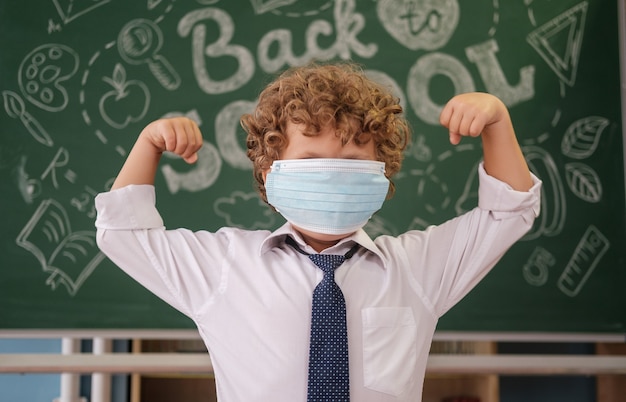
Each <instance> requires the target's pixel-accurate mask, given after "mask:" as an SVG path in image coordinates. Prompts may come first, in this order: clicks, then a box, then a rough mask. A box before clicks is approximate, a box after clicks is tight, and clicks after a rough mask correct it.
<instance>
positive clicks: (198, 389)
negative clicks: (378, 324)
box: [130, 340, 499, 402]
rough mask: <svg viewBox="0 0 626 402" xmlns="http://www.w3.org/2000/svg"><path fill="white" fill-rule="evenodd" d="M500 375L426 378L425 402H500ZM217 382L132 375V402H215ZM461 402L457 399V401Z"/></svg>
mask: <svg viewBox="0 0 626 402" xmlns="http://www.w3.org/2000/svg"><path fill="white" fill-rule="evenodd" d="M133 352H134V353H142V352H145V353H201V352H206V348H205V347H204V344H203V343H202V342H201V341H200V340H166V341H160V340H159V341H157V340H149V341H147V340H144V341H140V340H135V341H133ZM431 353H449V354H479V353H483V354H487V353H489V354H490V353H496V345H495V343H494V342H434V343H433V345H432V348H431ZM498 394H499V388H498V376H497V375H472V374H462V375H461V374H458V375H457V374H455V375H437V374H428V373H427V374H426V380H425V382H424V396H423V402H442V401H451V402H452V401H455V399H454V398H460V397H466V398H475V400H476V401H480V402H498V401H499V396H498ZM216 400H217V399H216V396H215V380H214V378H213V376H212V375H206V374H197V375H192V374H177V373H171V374H142V375H140V374H133V375H132V380H131V398H130V402H179V401H185V402H212V401H216ZM457 400H458V399H457Z"/></svg>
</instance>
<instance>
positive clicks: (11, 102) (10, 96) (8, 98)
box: [2, 91, 26, 119]
mask: <svg viewBox="0 0 626 402" xmlns="http://www.w3.org/2000/svg"><path fill="white" fill-rule="evenodd" d="M2 97H3V98H4V110H6V112H7V114H8V115H9V116H10V117H12V118H14V119H15V118H17V117H20V116H21V115H22V114H23V113H24V110H25V109H26V107H25V106H24V101H23V100H22V98H20V96H19V95H18V94H16V93H15V92H13V91H2Z"/></svg>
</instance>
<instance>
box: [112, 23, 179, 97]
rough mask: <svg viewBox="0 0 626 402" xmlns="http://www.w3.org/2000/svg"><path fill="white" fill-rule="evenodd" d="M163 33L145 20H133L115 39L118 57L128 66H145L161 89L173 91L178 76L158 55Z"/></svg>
mask: <svg viewBox="0 0 626 402" xmlns="http://www.w3.org/2000/svg"><path fill="white" fill-rule="evenodd" d="M162 45H163V33H162V32H161V29H160V28H159V26H158V25H157V24H155V23H154V22H152V21H150V20H147V19H134V20H132V21H130V22H129V23H127V24H126V25H124V27H123V28H122V29H121V30H120V33H119V35H118V37H117V48H118V51H119V52H120V56H122V58H123V59H124V60H125V61H126V62H128V63H130V64H147V65H148V68H149V69H150V72H151V73H152V75H154V77H155V78H156V79H157V81H158V82H159V83H160V84H161V85H162V86H163V88H165V89H167V90H169V91H173V90H175V89H177V88H178V87H179V86H180V82H181V79H180V76H179V75H178V73H177V72H176V70H174V67H172V65H171V64H170V62H169V61H167V59H166V58H165V57H164V56H162V55H160V54H158V52H159V50H160V49H161V46H162Z"/></svg>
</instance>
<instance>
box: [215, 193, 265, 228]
mask: <svg viewBox="0 0 626 402" xmlns="http://www.w3.org/2000/svg"><path fill="white" fill-rule="evenodd" d="M213 210H214V211H215V214H216V215H217V216H220V217H222V218H224V221H225V222H226V225H228V226H234V227H238V228H245V229H251V230H254V229H269V228H271V227H272V226H273V225H274V221H275V219H276V218H275V217H276V213H275V212H274V211H272V210H271V209H270V208H268V207H267V205H265V203H263V202H262V201H261V199H260V198H259V196H258V194H257V193H256V192H248V193H246V192H243V191H234V192H233V193H232V194H231V195H230V196H228V197H220V198H218V199H217V200H215V203H214V204H213Z"/></svg>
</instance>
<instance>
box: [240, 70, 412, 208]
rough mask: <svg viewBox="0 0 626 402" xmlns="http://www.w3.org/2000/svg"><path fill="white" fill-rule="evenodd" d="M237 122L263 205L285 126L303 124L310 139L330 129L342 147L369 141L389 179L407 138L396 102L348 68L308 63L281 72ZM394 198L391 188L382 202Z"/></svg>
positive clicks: (283, 141) (359, 72)
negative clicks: (268, 174) (244, 135)
mask: <svg viewBox="0 0 626 402" xmlns="http://www.w3.org/2000/svg"><path fill="white" fill-rule="evenodd" d="M240 121H241V126H242V127H243V129H244V130H245V131H246V133H247V135H248V136H247V141H246V144H247V147H248V151H247V155H248V158H250V160H251V161H252V163H253V170H254V178H255V179H256V182H257V187H258V190H259V193H260V195H261V198H262V199H263V200H264V201H265V202H267V196H266V193H265V184H264V178H263V172H265V171H267V170H268V169H269V168H270V166H271V165H272V163H273V162H274V161H275V160H277V159H279V155H280V153H281V151H282V150H283V149H284V147H286V146H287V137H286V134H285V133H286V128H287V123H288V122H292V123H295V124H303V125H304V126H305V127H306V128H305V135H312V136H314V135H317V134H318V133H319V131H320V130H321V129H322V128H324V127H326V126H328V125H330V127H332V128H334V129H335V131H336V133H337V135H338V136H339V137H340V138H341V141H342V143H343V144H347V143H349V142H351V141H352V142H354V143H355V144H357V145H360V144H365V143H367V142H369V141H374V144H375V149H376V157H377V160H379V161H381V162H385V170H386V173H385V175H386V176H387V178H389V179H391V177H392V176H393V175H394V174H396V173H397V172H398V171H399V170H400V167H401V164H402V157H403V151H404V149H405V148H406V147H407V145H408V142H409V140H410V136H411V134H410V128H409V124H408V122H407V121H406V119H405V118H404V117H403V116H402V107H401V106H400V105H399V100H398V98H397V97H395V96H393V95H392V94H391V92H390V91H389V90H388V89H387V88H385V87H383V86H381V85H380V84H377V83H375V82H374V81H372V80H370V79H369V78H367V77H366V76H365V74H364V73H363V71H362V69H361V68H360V67H359V66H358V65H356V64H354V63H335V64H317V63H313V64H309V65H306V66H304V67H293V68H291V69H289V70H287V71H285V72H284V73H282V74H281V75H280V76H279V77H278V78H277V79H276V80H275V81H274V82H272V83H270V84H269V85H268V86H267V87H266V88H265V89H264V90H263V91H262V92H261V94H260V95H259V101H258V104H257V106H256V109H255V110H254V112H253V113H251V114H244V115H243V116H242V117H241V120H240ZM390 181H391V180H390ZM394 192H395V185H394V184H393V182H391V184H390V186H389V193H388V195H387V198H390V197H391V196H392V195H393V193H394Z"/></svg>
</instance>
